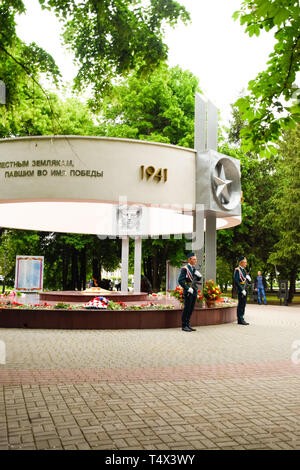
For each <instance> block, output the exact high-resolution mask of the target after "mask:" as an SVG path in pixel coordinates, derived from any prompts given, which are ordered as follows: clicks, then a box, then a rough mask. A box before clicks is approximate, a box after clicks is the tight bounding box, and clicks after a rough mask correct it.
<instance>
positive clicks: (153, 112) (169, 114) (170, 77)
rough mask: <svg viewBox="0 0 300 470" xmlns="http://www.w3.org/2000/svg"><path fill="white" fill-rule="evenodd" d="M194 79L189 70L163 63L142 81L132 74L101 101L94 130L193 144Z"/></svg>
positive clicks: (115, 134) (121, 135)
mask: <svg viewBox="0 0 300 470" xmlns="http://www.w3.org/2000/svg"><path fill="white" fill-rule="evenodd" d="M198 82H199V81H198V79H197V78H196V77H195V76H193V74H192V73H191V72H189V71H183V70H181V69H180V68H179V67H173V68H168V67H167V65H165V64H163V65H162V66H161V67H159V68H158V69H157V70H155V71H154V72H153V73H152V74H151V75H150V76H149V77H148V79H147V80H146V81H145V80H143V79H141V77H140V76H139V74H138V73H135V74H132V75H131V77H129V78H128V79H127V80H126V81H124V82H123V83H121V84H120V85H117V86H115V87H114V88H113V91H112V95H111V97H110V98H108V99H106V100H105V101H104V105H103V108H102V117H101V120H102V123H101V124H100V126H99V131H98V132H99V133H100V134H101V135H103V134H104V135H107V136H110V137H127V138H134V139H141V140H151V141H157V142H164V143H169V144H176V145H181V146H185V147H192V148H193V146H194V106H195V105H194V101H195V92H196V91H200V90H199V84H198Z"/></svg>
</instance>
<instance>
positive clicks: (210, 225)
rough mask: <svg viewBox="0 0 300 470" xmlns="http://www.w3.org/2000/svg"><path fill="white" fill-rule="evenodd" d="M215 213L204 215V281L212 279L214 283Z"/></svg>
mask: <svg viewBox="0 0 300 470" xmlns="http://www.w3.org/2000/svg"><path fill="white" fill-rule="evenodd" d="M216 223H217V220H216V213H215V212H210V213H207V214H206V231H205V280H206V281H209V280H210V279H213V280H214V281H216V263H217V226H216Z"/></svg>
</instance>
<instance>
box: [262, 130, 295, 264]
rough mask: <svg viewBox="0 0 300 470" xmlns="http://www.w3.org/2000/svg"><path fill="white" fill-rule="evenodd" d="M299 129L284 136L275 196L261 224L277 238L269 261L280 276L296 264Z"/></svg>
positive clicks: (277, 167) (277, 171) (277, 170)
mask: <svg viewBox="0 0 300 470" xmlns="http://www.w3.org/2000/svg"><path fill="white" fill-rule="evenodd" d="M299 149H300V125H298V126H297V128H296V129H294V130H292V131H289V132H287V133H286V134H285V139H284V141H283V142H282V143H281V144H280V154H281V158H280V160H279V162H278V165H277V166H276V175H275V178H276V192H275V193H274V195H273V197H272V198H271V203H272V207H271V209H270V211H269V213H268V214H267V216H266V217H265V223H269V224H270V225H272V227H273V228H274V230H276V232H277V233H278V234H279V240H278V242H277V243H276V244H275V245H274V247H273V252H272V253H271V254H270V257H269V261H270V262H271V263H273V264H276V265H277V266H279V267H281V269H282V270H283V272H285V273H287V272H290V271H291V270H295V271H297V270H298V266H299V263H300V205H299V200H300V186H299V181H300V170H299V168H300V150H299Z"/></svg>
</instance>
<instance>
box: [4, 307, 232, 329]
mask: <svg viewBox="0 0 300 470" xmlns="http://www.w3.org/2000/svg"><path fill="white" fill-rule="evenodd" d="M181 315H182V310H181V309H178V310H63V309H62V310H38V309H34V310H30V309H26V310H25V309H5V308H4V309H0V328H40V329H80V330H81V329H82V330H85V329H91V330H119V329H152V328H178V327H180V326H181ZM236 318H237V317H236V306H228V307H217V308H200V309H195V310H194V312H193V315H192V318H191V326H204V325H219V324H222V323H231V322H234V321H236Z"/></svg>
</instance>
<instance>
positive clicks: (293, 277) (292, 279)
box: [288, 268, 297, 304]
mask: <svg viewBox="0 0 300 470" xmlns="http://www.w3.org/2000/svg"><path fill="white" fill-rule="evenodd" d="M296 276H297V268H293V269H292V271H291V274H290V279H289V280H290V289H289V296H288V303H289V304H290V303H292V301H293V298H294V295H295V292H296Z"/></svg>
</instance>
